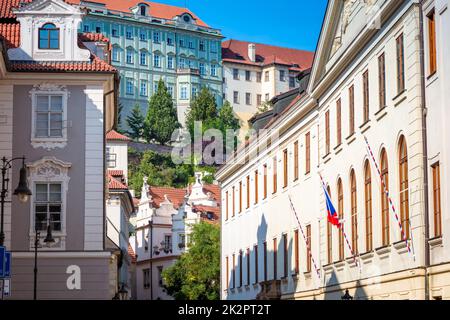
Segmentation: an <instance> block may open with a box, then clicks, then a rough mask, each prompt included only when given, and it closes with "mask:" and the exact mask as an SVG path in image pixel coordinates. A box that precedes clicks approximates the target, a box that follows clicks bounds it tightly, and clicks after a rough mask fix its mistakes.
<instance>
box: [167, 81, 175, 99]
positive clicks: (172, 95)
mask: <svg viewBox="0 0 450 320" xmlns="http://www.w3.org/2000/svg"><path fill="white" fill-rule="evenodd" d="M167 91H169V94H170V96H171V97H172V98H173V97H174V94H173V84H169V85H168V86H167Z"/></svg>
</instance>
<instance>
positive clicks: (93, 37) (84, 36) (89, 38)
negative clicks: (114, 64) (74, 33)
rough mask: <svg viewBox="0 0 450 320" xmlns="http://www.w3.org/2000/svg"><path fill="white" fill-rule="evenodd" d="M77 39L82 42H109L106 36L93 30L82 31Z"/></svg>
mask: <svg viewBox="0 0 450 320" xmlns="http://www.w3.org/2000/svg"><path fill="white" fill-rule="evenodd" d="M78 39H79V40H80V41H82V42H106V43H109V42H110V40H109V38H108V37H106V36H104V35H103V34H102V33H94V32H84V33H80V34H79V35H78Z"/></svg>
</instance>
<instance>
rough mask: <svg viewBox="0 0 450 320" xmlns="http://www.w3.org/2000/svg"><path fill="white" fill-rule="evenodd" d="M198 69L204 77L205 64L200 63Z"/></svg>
mask: <svg viewBox="0 0 450 320" xmlns="http://www.w3.org/2000/svg"><path fill="white" fill-rule="evenodd" d="M198 68H199V71H200V75H202V76H204V75H205V64H204V63H203V62H200V64H199V67H198Z"/></svg>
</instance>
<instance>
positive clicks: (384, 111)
mask: <svg viewBox="0 0 450 320" xmlns="http://www.w3.org/2000/svg"><path fill="white" fill-rule="evenodd" d="M386 115H387V107H386V106H384V107H383V108H381V109H380V110H378V111H377V113H375V117H376V119H377V121H380V120H381V119H383V118H384V117H385V116H386Z"/></svg>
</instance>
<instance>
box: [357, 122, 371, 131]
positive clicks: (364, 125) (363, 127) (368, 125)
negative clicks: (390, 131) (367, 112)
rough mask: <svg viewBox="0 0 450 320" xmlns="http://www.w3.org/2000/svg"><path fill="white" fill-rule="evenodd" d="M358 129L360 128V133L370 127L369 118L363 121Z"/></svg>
mask: <svg viewBox="0 0 450 320" xmlns="http://www.w3.org/2000/svg"><path fill="white" fill-rule="evenodd" d="M359 129H361V133H365V132H366V131H367V130H369V129H370V120H367V121H366V122H364V123H363V124H362V125H361V126H360V127H359Z"/></svg>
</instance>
